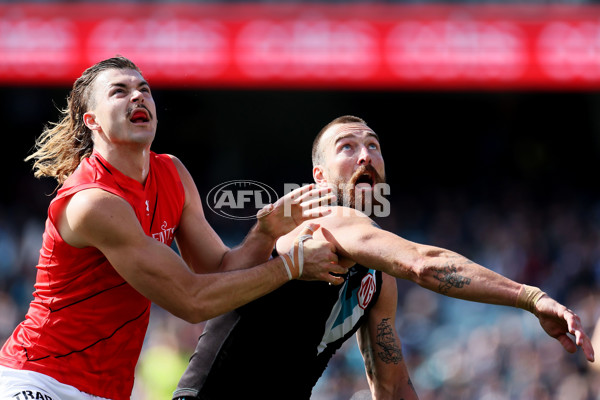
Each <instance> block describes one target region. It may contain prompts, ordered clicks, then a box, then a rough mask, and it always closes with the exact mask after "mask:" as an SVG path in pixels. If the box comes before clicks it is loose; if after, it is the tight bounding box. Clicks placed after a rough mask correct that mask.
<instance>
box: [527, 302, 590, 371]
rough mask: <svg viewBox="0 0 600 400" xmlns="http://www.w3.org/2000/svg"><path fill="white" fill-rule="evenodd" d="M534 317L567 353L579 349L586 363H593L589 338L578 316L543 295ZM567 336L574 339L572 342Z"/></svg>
mask: <svg viewBox="0 0 600 400" xmlns="http://www.w3.org/2000/svg"><path fill="white" fill-rule="evenodd" d="M535 315H536V316H537V317H538V319H539V321H540V325H541V326H542V328H543V329H544V331H546V333H547V334H548V335H550V336H551V337H553V338H555V339H556V340H558V341H559V342H560V344H561V345H562V346H563V347H564V348H565V350H566V351H568V352H569V353H575V352H576V351H577V346H579V347H581V348H582V350H583V352H584V354H585V357H586V358H587V360H588V361H590V362H594V348H593V347H592V342H591V340H590V338H589V337H588V336H587V335H586V333H585V332H584V331H583V327H582V325H581V320H580V319H579V316H578V315H577V314H575V313H574V312H573V311H571V310H569V309H568V308H566V307H565V306H563V305H562V304H560V303H558V302H557V301H555V300H554V299H552V298H551V297H549V296H547V295H544V296H543V297H542V298H540V299H539V301H538V302H537V304H536V306H535ZM569 334H571V335H573V336H574V337H575V340H573V339H572V338H571V337H570V336H569Z"/></svg>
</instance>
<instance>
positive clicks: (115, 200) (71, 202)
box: [59, 188, 137, 247]
mask: <svg viewBox="0 0 600 400" xmlns="http://www.w3.org/2000/svg"><path fill="white" fill-rule="evenodd" d="M131 218H134V219H135V213H134V211H133V208H132V207H131V205H130V204H129V203H128V202H127V201H126V200H125V199H123V198H122V197H119V196H117V195H115V194H113V193H109V192H107V191H105V190H103V189H99V188H90V189H85V190H81V191H79V192H77V193H75V194H74V195H73V196H71V197H70V198H69V199H68V202H67V204H66V205H65V208H64V211H63V213H62V215H61V216H60V218H59V220H60V222H59V231H60V233H61V235H62V236H63V238H64V239H65V240H66V241H67V243H69V244H71V245H73V246H76V247H83V246H90V245H93V240H92V238H94V237H98V236H102V235H104V234H105V233H110V232H114V231H117V230H118V229H120V227H123V226H125V225H126V223H127V222H128V221H130V220H131ZM136 220H137V219H136Z"/></svg>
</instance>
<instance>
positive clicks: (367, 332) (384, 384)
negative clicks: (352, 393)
mask: <svg viewBox="0 0 600 400" xmlns="http://www.w3.org/2000/svg"><path fill="white" fill-rule="evenodd" d="M396 305H397V288H396V280H395V279H394V278H393V277H391V276H389V275H385V274H384V282H383V287H382V289H381V293H380V296H379V298H378V300H377V303H376V304H375V306H374V307H373V308H372V309H371V311H370V312H369V316H368V321H367V323H366V324H365V325H363V326H362V327H361V329H360V330H359V332H358V336H357V339H358V343H359V348H360V351H361V353H362V355H363V359H364V361H365V370H366V373H367V379H368V380H369V385H370V387H371V391H372V392H373V395H374V396H375V397H374V398H379V397H383V398H389V396H393V395H397V394H398V393H404V392H405V391H406V390H407V389H410V379H409V377H408V371H407V369H406V365H405V364H404V357H403V355H402V348H401V344H400V338H399V337H398V334H397V332H396V327H395V323H396Z"/></svg>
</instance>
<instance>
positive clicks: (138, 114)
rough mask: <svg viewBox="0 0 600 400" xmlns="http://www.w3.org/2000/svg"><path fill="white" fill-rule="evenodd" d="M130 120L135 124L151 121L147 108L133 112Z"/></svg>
mask: <svg viewBox="0 0 600 400" xmlns="http://www.w3.org/2000/svg"><path fill="white" fill-rule="evenodd" d="M129 120H130V121H131V122H133V123H134V124H139V123H145V122H149V121H150V116H149V115H148V112H147V111H146V110H145V109H143V108H140V109H137V110H135V111H134V112H132V113H131V117H130V118H129Z"/></svg>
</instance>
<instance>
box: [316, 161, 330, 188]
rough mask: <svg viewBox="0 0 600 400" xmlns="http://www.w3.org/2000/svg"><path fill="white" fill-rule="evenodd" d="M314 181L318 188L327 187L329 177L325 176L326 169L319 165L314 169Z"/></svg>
mask: <svg viewBox="0 0 600 400" xmlns="http://www.w3.org/2000/svg"><path fill="white" fill-rule="evenodd" d="M313 179H314V180H315V183H316V184H317V186H327V177H326V176H325V168H323V167H322V166H321V165H317V166H315V167H314V168H313Z"/></svg>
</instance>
